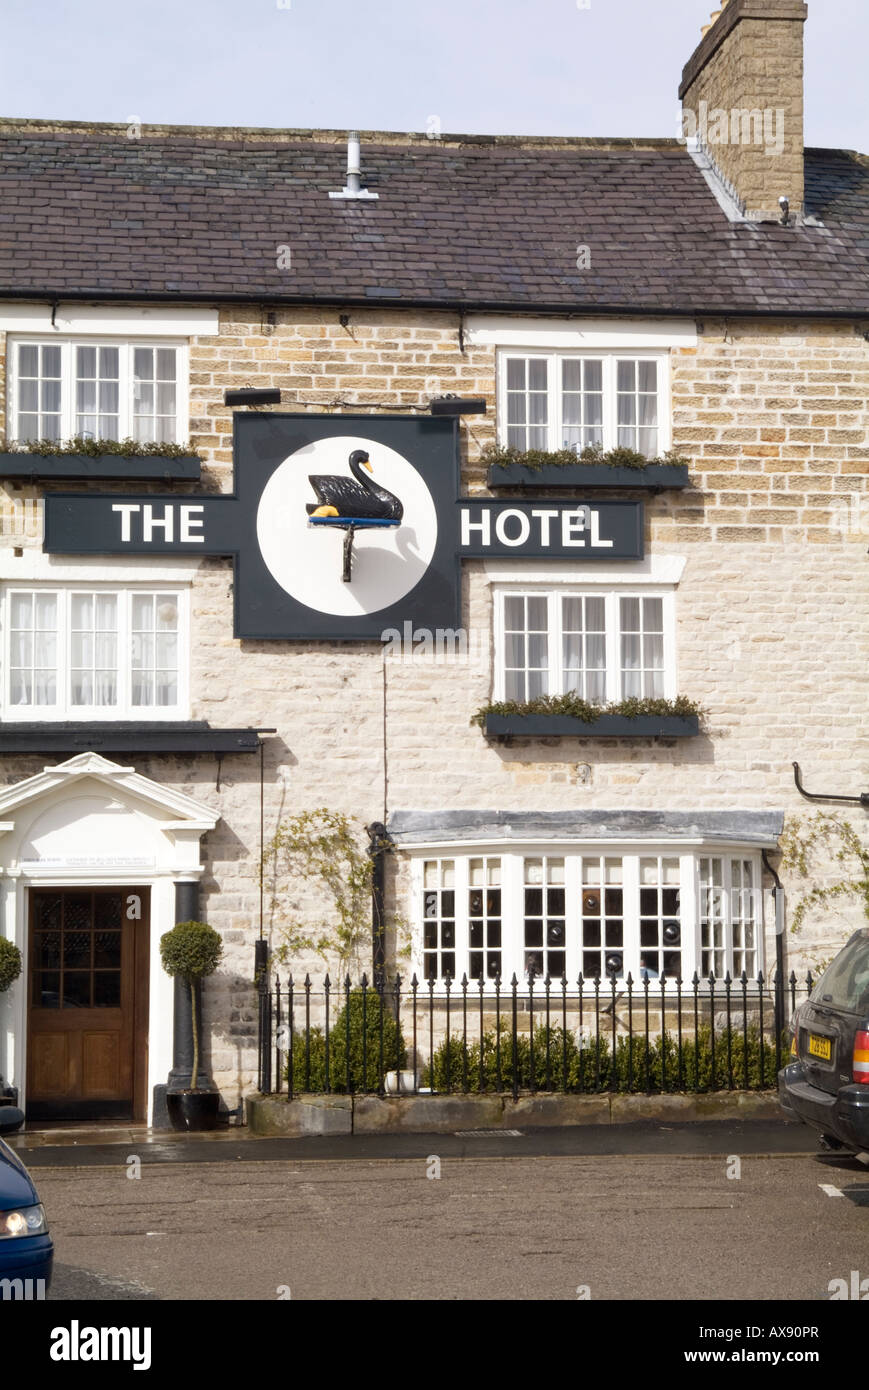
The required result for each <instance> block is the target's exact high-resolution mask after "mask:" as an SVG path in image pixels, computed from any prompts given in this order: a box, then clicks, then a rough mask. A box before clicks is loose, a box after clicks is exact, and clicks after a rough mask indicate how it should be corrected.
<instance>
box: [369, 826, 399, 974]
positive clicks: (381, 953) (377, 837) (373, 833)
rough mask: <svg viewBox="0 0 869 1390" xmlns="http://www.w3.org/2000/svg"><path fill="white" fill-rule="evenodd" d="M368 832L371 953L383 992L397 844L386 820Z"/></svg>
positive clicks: (374, 971) (374, 972) (370, 827)
mask: <svg viewBox="0 0 869 1390" xmlns="http://www.w3.org/2000/svg"><path fill="white" fill-rule="evenodd" d="M365 829H366V830H367V831H368V854H369V856H370V858H371V950H372V965H373V975H374V988H375V989H378V990H380V989H385V988H386V920H385V910H384V891H385V885H386V852H387V850H390V849H392V847H393V843H394V842H393V839H392V836H391V835H390V833H389V831H388V830H387V829H386V826H385V825H384V824H383V821H379V820H376V821H372V822H371V824H370V825H366V827H365Z"/></svg>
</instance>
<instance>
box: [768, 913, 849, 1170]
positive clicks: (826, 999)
mask: <svg viewBox="0 0 869 1390" xmlns="http://www.w3.org/2000/svg"><path fill="white" fill-rule="evenodd" d="M791 1057H792V1059H793V1060H792V1061H791V1062H790V1063H789V1064H788V1065H787V1066H786V1067H783V1068H782V1070H781V1071H780V1072H779V1077H778V1086H779V1099H780V1100H781V1103H782V1105H783V1107H784V1109H785V1111H786V1112H787V1114H788V1115H789V1116H791V1117H792V1118H796V1119H798V1120H802V1121H804V1123H805V1124H807V1125H810V1126H811V1127H812V1129H815V1130H817V1131H818V1133H819V1134H820V1135H821V1137H822V1139H823V1140H824V1141H825V1142H826V1144H827V1145H828V1147H830V1148H834V1149H849V1150H850V1151H851V1152H852V1153H862V1152H866V1151H869V927H864V928H862V929H861V930H860V931H856V932H855V933H854V935H853V936H852V937H851V939H850V941H849V942H848V944H847V945H846V946H844V947H843V948H842V950H841V951H840V952H839V954H838V955H837V956H836V957H835V958H834V959H833V961H832V962H831V964H830V965H829V966H828V967H827V969H826V970H825V971H824V974H823V975H822V976H821V978H820V980H819V981H818V983H817V985H816V986H815V988H814V989H813V991H812V993H811V996H810V997H809V998H808V999H807V1000H806V1002H805V1003H804V1004H800V1006H799V1008H798V1009H797V1011H796V1013H795V1014H794V1018H793V1039H792V1041H791Z"/></svg>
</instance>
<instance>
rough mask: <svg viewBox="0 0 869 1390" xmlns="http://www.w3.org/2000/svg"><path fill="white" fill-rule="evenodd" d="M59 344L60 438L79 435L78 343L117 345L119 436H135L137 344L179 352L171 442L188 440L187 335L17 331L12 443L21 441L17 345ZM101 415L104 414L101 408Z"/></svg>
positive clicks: (11, 377)
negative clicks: (76, 376) (134, 373)
mask: <svg viewBox="0 0 869 1390" xmlns="http://www.w3.org/2000/svg"><path fill="white" fill-rule="evenodd" d="M31 345H32V346H34V347H43V346H44V347H59V348H60V350H61V367H60V382H61V387H60V437H61V439H62V440H67V439H72V438H74V437H75V435H76V434H77V433H78V430H77V428H76V416H77V414H78V411H77V409H76V401H75V396H76V392H75V350H76V348H79V347H89V348H101V347H106V348H118V349H119V353H118V380H119V391H118V397H119V399H118V436H117V437H118V439H119V440H120V439H130V438H134V437H135V417H134V413H133V360H134V359H133V354H134V352H135V349H136V348H153V349H155V350H158V349H160V348H173V349H174V350H175V354H176V356H175V364H176V374H175V432H174V438H173V439H172V440H171V441H169V442H170V443H175V444H186V442H187V439H188V437H189V433H190V365H189V344H188V341H187V339H185V338H168V337H167V338H158V337H144V336H137V337H131V338H118V337H112V336H111V335H109V334H98V335H97V334H93V335H91V334H80V333H77V334H69V335H66V336H63V337H59V336H58V335H57V334H54V335H49V334H45V333H15V334H9V336H8V338H7V351H6V361H7V376H8V385H7V393H6V395H7V401H6V403H7V412H6V419H7V422H8V425H7V431H6V434H7V439H8V440H9V441H10V443H11V442H12V441H13V440H16V441H17V440H18V415H19V398H20V389H19V386H20V381H19V372H18V349H19V348H20V347H22V346H24V347H28V346H31ZM96 413H97V414H99V412H98V411H97V412H96Z"/></svg>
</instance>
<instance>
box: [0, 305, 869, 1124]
mask: <svg viewBox="0 0 869 1390" xmlns="http://www.w3.org/2000/svg"><path fill="white" fill-rule="evenodd" d="M268 327H269V326H268V325H265V326H264V325H263V324H262V323H261V320H260V315H259V313H258V312H257V314H256V315H255V316H252V315H242V314H240V313H239V311H237V310H226V311H224V312H223V313H222V314H221V322H220V334H219V335H218V336H217V337H214V338H201V339H198V340H196V341H194V343H193V345H192V348H191V401H192V404H191V414H192V417H193V422H192V433H193V442H194V444H195V445H196V447H197V449H198V450H199V451H200V452H201V453H202V455H203V457H204V458H205V460H206V469H205V476H206V486H207V487H208V488H210V489H222V490H228V489H229V488H230V486H231V457H232V456H231V412H230V411H228V410H226V409H225V408H224V406H223V404H222V396H223V390H224V388H225V387H226V386H229V385H241V384H244V383H246V382H250V383H251V384H252V385H256V386H272V385H277V386H280V387H281V389H282V391H283V392H284V400H283V403H282V406H281V409H283V410H286V409H293V408H296V407H298V408H303V409H304V408H310V409H312V410H317V411H322V410H325V409H331V408H333V407H334V403H335V402H336V401H338V400H343V401H346V402H347V406H346V408H348V409H351V410H353V409H356V410H358V409H360V408H362V407H361V406H360V404H359V403H360V402H375V401H376V402H385V403H389V404H395V405H401V406H404V407H410V406H412V405H421V404H422V403H423V402H426V401H427V400H428V399H429V397H430V395H431V394H438V393H440V392H442V391H447V390H454V391H459V392H463V393H464V392H466V393H468V394H481V395H485V396H486V397H487V398H488V400H489V402H490V412H489V414H488V415H487V416H486V417H470V419H468V420H467V421H465V422H464V423H463V425H462V431H461V432H462V439H463V453H464V485H465V487H466V488H469V489H477V490H478V489H481V488H482V487H483V471H482V468H481V465H480V463H479V457H480V451H481V449H482V448H483V446H484V445H485V444H486V443H487V442H489V441H490V440H492V439H493V437H494V409H493V407H494V366H495V362H494V350H493V349H492V348H489V347H480V346H476V347H471V346H469V347H468V348H467V349H466V352H465V353H464V354H462V353H461V352H460V350H459V345H458V333H457V323H456V320H455V319H454V318H452V317H451V316H449V315H436V314H433V315H429V316H424V315H419V314H412V313H409V312H404V311H388V310H374V309H372V310H369V311H365V312H361V311H360V312H354V313H353V314H352V315H351V321H350V324H349V326H348V329H345V328H342V327H341V326H340V324H339V323H338V311H337V310H329V311H326V310H309V311H302V312H298V311H295V310H294V311H284V310H282V311H280V312H279V313H277V314H276V323H275V325H274V326H273V329H272V330H271V331H266V329H267V328H268ZM702 329H703V331H702V333H701V334H700V336H699V339H698V345H697V347H696V348H691V349H683V350H679V351H677V352H675V353H674V356H673V383H672V384H673V418H674V444H675V446H676V447H677V448H679V449H680V450H681V451H683V452H685V453H686V454H687V455H688V456H689V458H690V459H691V460H692V468H691V472H692V478H693V486H692V487H691V488H689V489H688V490H686V491H685V492H684V493H670V494H668V493H664V494H661V495H660V496H658V497H656V498H650V499H649V500H648V502H647V529H648V536H647V541H648V544H649V546H650V549H651V553H653V554H655V555H667V554H677V555H682V556H685V557H686V561H687V563H686V567H685V573H684V577H683V579H682V581H681V584H680V586H679V590H678V594H677V618H678V633H677V644H678V687H679V689H680V691H682V692H684V693H685V694H687V695H690V696H692V697H693V698H695V699H697V700H699V701H700V702H701V703H702V704H703V705H705V706H706V707H707V708H708V710H709V717H708V721H707V727H706V729H705V732H704V733H703V734H702V736H701V737H700V738H697V739H689V740H684V741H681V742H675V741H674V742H672V743H670V744H668V743H666V742H651V741H649V742H642V741H641V742H636V741H631V742H629V743H628V742H618V741H606V740H603V741H602V740H594V741H591V740H585V741H583V740H579V739H574V740H566V741H562V742H560V743H551V744H544V743H541V742H536V741H530V740H526V741H517V742H516V743H515V744H514V745H512V746H510V747H504V746H499V745H491V746H490V745H488V744H487V743H486V741H485V740H484V738H483V736H482V734H481V732H480V730H479V729H478V728H476V727H472V726H471V725H470V723H469V721H470V718H471V715H472V714H473V713H474V711H475V710H476V709H478V708H479V706H480V705H481V704H483V703H484V702H485V701H486V700H487V699H488V698H489V697H490V694H491V672H490V670H489V667H488V663H486V662H482V663H480V662H477V663H475V662H468V663H466V664H452V665H451V664H445V665H440V666H433V665H432V664H430V663H426V662H420V661H418V660H417V661H403V660H400V659H395V660H390V661H389V662H388V663H387V669H386V694H385V698H386V706H385V728H386V748H385V758H384V740H383V731H384V680H383V657H382V652H381V650H380V648H379V647H378V646H375V645H374V644H363V645H356V644H348V645H347V646H343V647H338V646H335V647H332V646H330V645H328V644H326V643H303V644H298V643H284V642H262V641H251V640H239V639H237V638H234V637H233V636H232V593H231V581H232V575H231V571H230V569H229V567H228V566H227V565H226V563H225V562H223V561H221V560H219V559H209V560H203V562H202V563H201V565H200V567H199V570H198V572H197V575H196V579H195V583H194V588H193V598H192V653H191V659H192V672H191V689H192V701H193V707H192V710H191V714H192V717H193V718H198V719H208V720H209V721H211V722H212V723H213V724H215V725H218V726H220V725H237V724H244V725H265V726H270V725H275V726H277V728H278V731H279V732H278V735H277V737H275V738H273V739H271V740H269V741H268V742H267V744H266V754H265V778H266V788H265V796H266V835H267V837H268V836H269V835H271V833H272V832H273V830H274V828H275V826H276V824H277V823H278V821H279V820H280V818H281V817H282V816H286V815H289V814H292V813H295V812H297V811H299V810H303V809H305V808H313V807H316V806H320V805H324V804H327V805H329V806H330V807H331V808H333V809H336V810H342V811H345V812H347V813H348V814H350V815H352V816H353V817H354V818H356V819H357V821H359V822H360V823H365V822H367V821H370V820H372V819H382V818H383V814H384V790H385V795H386V801H387V808H388V809H391V810H398V809H403V810H407V809H434V808H438V807H440V808H445V807H454V808H460V807H497V808H500V809H504V810H510V809H516V810H518V809H523V810H528V809H535V808H538V809H545V810H559V809H569V808H574V807H577V806H578V807H582V808H602V809H603V808H606V809H609V808H615V807H630V808H636V809H656V808H687V807H692V808H697V809H706V810H716V809H728V808H740V807H744V808H755V809H770V808H784V809H785V810H786V811H787V812H788V813H789V814H794V815H799V816H805V815H807V814H808V813H809V812H810V808H809V807H808V806H807V804H806V803H805V802H804V801H802V800H801V799H800V798H799V796H798V794H797V793H796V791H795V789H794V786H793V776H792V769H791V762H792V761H793V760H794V759H797V760H798V761H799V762H800V763H801V764H802V766H803V769H804V772H805V775H806V778H807V781H808V782H809V785H810V786H819V787H822V788H824V789H830V790H834V791H849V790H850V791H853V792H859V791H860V790H864V789H865V788H866V787H867V785H869V784H867V776H866V772H867V752H869V746H867V737H866V732H865V730H866V670H867V659H869V634H867V624H866V617H865V615H866V612H867V597H869V595H867V588H869V584H867V558H866V549H867V544H869V496H867V477H869V447H867V430H866V427H867V407H866V397H867V387H869V346H867V344H866V343H865V342H864V340H863V338H862V337H861V336H859V335H858V334H856V333H855V331H854V328H853V326H850V325H844V324H843V325H835V324H818V325H812V324H808V323H805V324H798V323H794V324H777V323H762V322H759V321H758V322H729V323H724V322H721V321H715V320H708V321H706V322H705V323H704V324H703V325H702ZM29 491H30V490H29V489H24V493H25V494H26V493H29ZM4 542H5V543H6V544H8V538H4ZM34 543H35V542H34ZM10 566H14V560H13V559H11V558H10V557H8V552H7V556H5V557H4V573H6V574H8V573H10V572H14V570H10ZM464 569H465V576H466V577H465V582H464V592H463V623H464V624H465V626H467V627H468V628H469V629H471V630H472V631H476V632H481V633H483V634H486V635H487V636H488V634H489V633H490V631H491V589H490V585H489V582H488V580H487V576H486V572H485V566H484V564H483V563H482V562H471V563H467V564H466V565H465V567H464ZM44 763H45V758H44V757H39V758H26V759H18V760H14V761H11V760H5V764H4V767H3V769H2V779H3V781H5V782H6V783H11V782H17V781H18V780H20V779H21V778H23V777H24V776H27V775H31V774H32V773H34V772H36V771H38V770H40V769H41V767H42V766H43V765H44ZM136 766H137V770H138V771H140V772H142V773H143V774H144V775H145V776H148V777H152V778H154V779H155V780H156V781H158V782H162V783H165V784H168V785H171V786H175V787H178V788H179V789H181V790H183V791H186V792H188V793H189V794H191V795H194V796H196V797H199V798H201V799H203V800H204V801H206V802H208V803H209V804H211V805H212V806H214V807H215V808H216V809H217V810H218V811H219V812H220V815H221V821H220V822H219V824H218V826H217V828H216V830H215V831H214V832H212V833H211V834H209V835H208V836H206V837H205V841H204V854H205V862H206V865H207V867H206V875H205V878H204V880H203V903H202V915H203V917H205V918H206V919H207V920H210V921H212V922H213V924H214V925H215V926H216V927H217V928H218V929H219V930H220V931H221V933H222V934H223V936H224V940H225V943H226V962H225V966H224V967H223V968H222V970H221V973H220V974H219V976H217V977H215V979H214V980H213V981H212V982H210V983H209V985H208V989H207V992H206V1000H205V1016H206V1023H207V1025H209V1026H210V1027H211V1028H212V1029H213V1036H212V1064H213V1066H214V1069H215V1075H216V1079H217V1080H218V1082H219V1084H220V1085H221V1087H222V1088H223V1089H224V1092H225V1094H226V1096H227V1098H228V1100H229V1101H230V1103H232V1098H233V1096H234V1095H235V1093H236V1090H237V1088H238V1087H239V1086H245V1085H247V1084H248V1083H249V1082H250V1080H251V1076H252V1071H253V1068H254V1065H255V1058H254V1053H253V1040H254V1036H255V1011H254V1008H253V1005H254V999H253V993H252V990H251V986H250V980H251V976H252V971H253V939H254V936H255V934H256V928H257V923H258V906H259V880H258V852H259V768H258V760H257V759H255V758H251V757H241V756H239V757H227V758H226V759H225V760H224V762H223V767H222V776H221V787H220V790H219V791H218V790H217V788H216V786H215V775H216V766H215V764H214V763H213V761H212V760H211V759H186V760H172V759H166V758H154V759H151V760H150V761H149V760H137V764H136ZM586 769H588V771H587V772H586ZM861 817H862V818H863V820H864V821H865V815H864V813H862V812H860V810H859V808H855V814H854V817H853V819H854V821H855V823H858V824H859V823H860V818H861ZM390 882H391V883H392V884H393V885H394V886H393V888H392V889H391V898H392V907H393V908H395V909H397V910H398V911H399V912H400V913H402V914H404V915H405V916H406V915H407V914H408V911H409V906H408V903H407V899H406V884H407V874H406V865H405V864H404V863H403V862H402V861H399V862H398V863H396V864H394V865H393V866H392V868H391V870H390ZM797 887H798V885H797V884H795V883H791V884H789V885H788V888H789V890H790V891H791V895H792V899H793V896H794V895H795V894H796V891H797ZM848 920H849V919H848V918H847V917H841V918H839V917H837V918H830V919H828V920H826V921H825V922H823V923H815V925H814V926H813V927H811V928H807V929H806V930H805V931H804V933H803V934H802V935H801V938H800V939H799V940H796V939H793V938H791V939H790V940H789V942H788V950H789V953H790V958H789V968H790V966H791V964H793V965H795V966H796V968H798V969H799V968H800V966H801V964H805V963H806V962H808V961H815V962H817V960H818V959H820V958H822V957H828V956H829V955H831V954H832V953H833V951H834V949H835V947H836V944H837V943H838V942H840V941H841V940H842V939H843V938H844V935H845V933H846V931H847V925H848ZM268 925H270V924H268V923H267V926H268ZM301 965H302V969H303V970H304V968H305V966H306V965H310V966H311V967H312V968H316V970H317V973H318V975H319V973H320V967H319V966H317V965H316V963H315V962H314V961H311V962H302V963H301Z"/></svg>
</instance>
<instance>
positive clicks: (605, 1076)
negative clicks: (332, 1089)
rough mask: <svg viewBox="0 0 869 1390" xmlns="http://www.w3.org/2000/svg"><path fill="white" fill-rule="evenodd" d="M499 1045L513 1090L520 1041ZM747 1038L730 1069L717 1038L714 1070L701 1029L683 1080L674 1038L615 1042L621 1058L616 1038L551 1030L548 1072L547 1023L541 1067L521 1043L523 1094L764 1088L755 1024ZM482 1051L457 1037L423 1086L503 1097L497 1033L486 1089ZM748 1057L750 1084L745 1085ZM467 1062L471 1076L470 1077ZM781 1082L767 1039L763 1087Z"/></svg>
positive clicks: (541, 1034)
mask: <svg viewBox="0 0 869 1390" xmlns="http://www.w3.org/2000/svg"><path fill="white" fill-rule="evenodd" d="M500 1038H501V1045H500V1076H501V1089H502V1090H505V1091H507V1090H512V1088H513V1036H512V1033H511V1032H510V1030H509V1029H507V1028H502V1030H501V1034H500ZM747 1040H748V1047H747V1054H746V1040H745V1037H744V1036H743V1033H742V1030H741V1029H740V1030H737V1029H735V1028H732V1029H731V1030H730V1065H729V1067H728V1056H727V1052H728V1049H727V1032H726V1031H723V1032H720V1033H718V1032H717V1033H716V1034H715V1058H714V1067H713V1056H712V1041H711V1035H710V1030H709V1028H708V1027H706V1028H701V1029H700V1030H699V1033H698V1036H697V1041H696V1042H695V1040H694V1038H693V1037H691V1038H685V1037H683V1039H682V1066H681V1077H680V1074H679V1044H678V1039H677V1038H676V1037H674V1036H673V1035H672V1034H671V1033H664V1034H662V1035H661V1036H660V1037H659V1038H650V1039H649V1043H648V1052H647V1049H646V1039H645V1035H641V1036H637V1035H636V1034H634V1036H633V1037H632V1038H631V1039H630V1045H629V1040H628V1039H627V1038H626V1037H619V1038H617V1039H616V1052H615V1060H613V1055H612V1039H611V1037H607V1036H606V1035H604V1034H600V1035H599V1036H598V1037H596V1038H591V1039H590V1040H589V1041H587V1042H585V1043H584V1044H583V1046H581V1047H580V1045H579V1043H578V1042H577V1041H576V1038H575V1036H574V1034H573V1033H572V1032H570V1031H569V1030H568V1031H567V1032H565V1031H564V1030H562V1029H561V1028H560V1027H550V1029H549V1071H548V1077H547V1063H546V1028H545V1027H544V1025H543V1024H541V1025H540V1026H539V1027H538V1028H535V1030H534V1066H533V1071H532V1065H531V1040H530V1038H529V1035H528V1034H527V1033H520V1034H518V1035H517V1038H516V1075H517V1087H518V1089H519V1090H522V1091H528V1090H531V1089H532V1076H533V1081H534V1087H533V1089H536V1090H538V1091H545V1090H550V1091H567V1092H577V1093H581V1092H589V1091H592V1092H593V1091H608V1092H626V1091H657V1092H664V1091H726V1090H729V1089H731V1088H733V1089H736V1090H743V1089H748V1090H759V1089H761V1075H760V1059H761V1041H760V1037H759V1034H758V1030H757V1025H756V1024H750V1025H749V1027H748V1029H747ZM787 1049H788V1044H787V1043H786V1042H785V1041H784V1040H783V1042H782V1050H781V1056H782V1058H783V1059H784V1058H786V1057H787ZM480 1054H481V1047H480V1042H479V1040H477V1041H475V1042H472V1043H469V1044H468V1046H467V1048H463V1045H462V1039H461V1038H458V1037H455V1036H451V1037H450V1038H449V1039H445V1040H444V1042H442V1043H441V1045H440V1046H439V1047H438V1048H437V1049H436V1051H435V1055H434V1065H433V1066H432V1067H426V1068H425V1069H424V1071H423V1075H422V1078H421V1082H420V1084H421V1085H423V1086H431V1087H432V1089H433V1090H435V1091H439V1092H443V1091H446V1090H447V1089H451V1090H453V1091H461V1090H463V1089H464V1084H465V1083H464V1077H465V1074H466V1075H467V1089H468V1091H469V1092H471V1093H477V1092H480V1091H496V1090H497V1089H498V1087H497V1080H498V1065H497V1064H498V1056H497V1048H496V1038H495V1033H494V1031H491V1032H487V1033H484V1034H483V1042H482V1085H481V1084H480V1063H481V1056H480ZM746 1055H747V1072H748V1077H747V1082H746ZM463 1064H464V1067H465V1069H466V1072H465V1071H463ZM776 1084H777V1076H776V1055H775V1046H774V1045H773V1043H771V1042H769V1041H768V1040H767V1039H766V1038H765V1039H764V1040H763V1083H762V1085H763V1087H764V1088H766V1087H769V1088H773V1087H775V1085H776Z"/></svg>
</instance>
